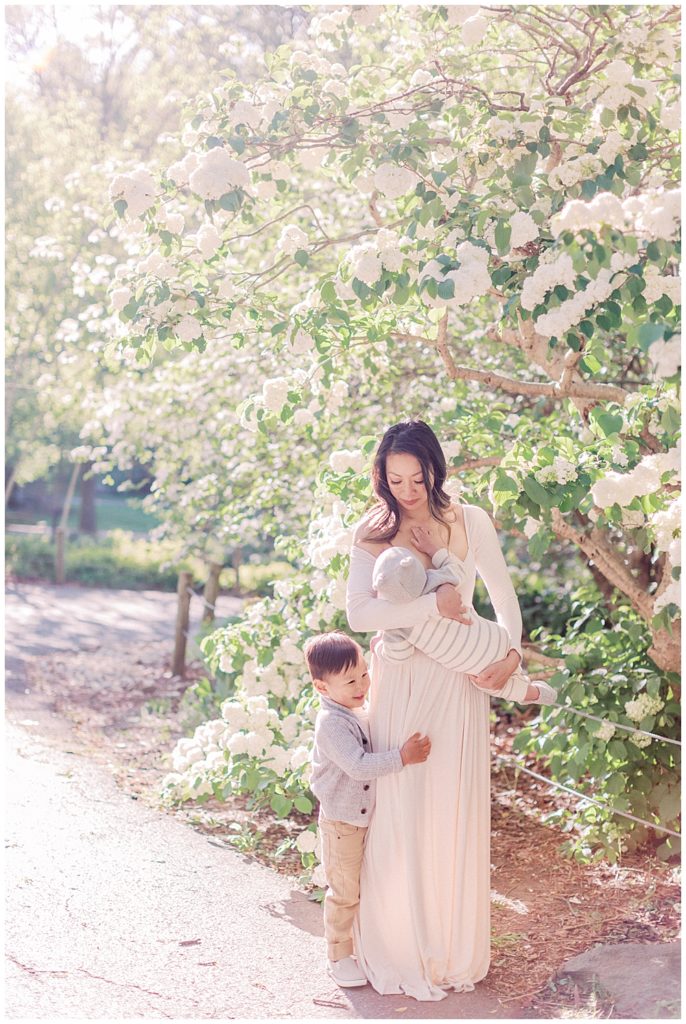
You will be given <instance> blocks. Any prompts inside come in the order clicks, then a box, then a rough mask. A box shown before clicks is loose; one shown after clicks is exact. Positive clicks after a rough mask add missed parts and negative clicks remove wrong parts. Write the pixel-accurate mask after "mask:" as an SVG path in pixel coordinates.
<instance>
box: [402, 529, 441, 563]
mask: <svg viewBox="0 0 686 1024" xmlns="http://www.w3.org/2000/svg"><path fill="white" fill-rule="evenodd" d="M410 533H411V534H412V543H413V544H414V546H415V547H416V548H417V551H421V552H422V554H423V555H428V556H429V558H433V556H434V555H435V554H436V552H437V551H440V550H441V547H445V544H443V545H441V544H440V543H439V539H438V537H437V535H436V531H435V530H434V528H433V527H432V526H413V527H412V529H411V530H410Z"/></svg>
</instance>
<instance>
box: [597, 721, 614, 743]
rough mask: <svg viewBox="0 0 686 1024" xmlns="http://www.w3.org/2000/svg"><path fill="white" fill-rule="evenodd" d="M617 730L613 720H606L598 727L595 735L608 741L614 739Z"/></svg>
mask: <svg viewBox="0 0 686 1024" xmlns="http://www.w3.org/2000/svg"><path fill="white" fill-rule="evenodd" d="M616 731H617V730H616V728H615V725H614V723H613V722H608V721H605V722H603V723H602V725H600V726H599V727H598V729H596V731H595V732H594V733H593V735H594V736H595V737H596V738H597V739H599V740H605V742H606V743H607V742H608V740H611V739H612V737H613V736H614V734H615V732H616Z"/></svg>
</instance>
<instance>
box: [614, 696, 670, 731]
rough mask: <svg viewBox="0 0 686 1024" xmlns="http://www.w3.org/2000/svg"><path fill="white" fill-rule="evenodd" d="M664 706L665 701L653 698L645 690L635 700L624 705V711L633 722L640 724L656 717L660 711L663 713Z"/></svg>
mask: <svg viewBox="0 0 686 1024" xmlns="http://www.w3.org/2000/svg"><path fill="white" fill-rule="evenodd" d="M664 706H665V702H664V701H663V700H660V698H659V697H651V696H650V694H648V693H646V692H645V690H644V691H643V693H639V695H638V697H636V698H635V699H634V700H628V701H627V702H626V704H625V705H624V710H625V711H626V713H627V715H628V716H629V718H630V719H631V721H632V722H637V723H640V722H642V721H643V719H644V718H647V717H648V716H649V715H656V714H657V713H658V711H662V709H663V707H664Z"/></svg>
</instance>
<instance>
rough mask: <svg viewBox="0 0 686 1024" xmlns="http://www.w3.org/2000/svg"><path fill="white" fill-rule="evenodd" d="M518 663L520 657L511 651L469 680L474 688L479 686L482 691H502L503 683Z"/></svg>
mask: <svg viewBox="0 0 686 1024" xmlns="http://www.w3.org/2000/svg"><path fill="white" fill-rule="evenodd" d="M519 662H520V657H519V655H518V654H517V652H516V651H514V650H513V651H510V652H509V653H508V654H507V655H506V656H505V657H504V658H501V660H500V661H494V662H493V664H492V665H489V666H488V668H485V669H484V670H483V672H480V673H479V675H478V676H470V677H469V678H470V679H471V681H472V682H473V683H474V684H475V686H479V687H481V688H482V689H484V690H502V688H503V686H504V685H505V683H506V682H507V681H508V679H509V678H510V676H511V675H512V673H513V672H514V670H515V669H516V668H517V666H518V665H519Z"/></svg>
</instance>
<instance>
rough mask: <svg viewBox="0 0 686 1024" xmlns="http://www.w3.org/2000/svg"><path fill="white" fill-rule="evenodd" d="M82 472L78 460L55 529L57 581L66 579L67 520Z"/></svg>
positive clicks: (61, 581)
mask: <svg viewBox="0 0 686 1024" xmlns="http://www.w3.org/2000/svg"><path fill="white" fill-rule="evenodd" d="M80 472H81V465H80V463H78V462H77V463H76V464H75V466H74V468H73V469H72V471H71V479H70V481H69V486H68V487H67V493H66V495H65V498H64V505H63V506H62V518H61V519H60V523H59V526H58V527H57V530H56V531H55V583H64V581H65V579H66V572H65V566H64V548H65V538H66V535H67V522H68V520H69V509H70V508H71V503H72V500H73V498H74V491H75V489H76V481H77V480H78V478H79V473H80Z"/></svg>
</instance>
